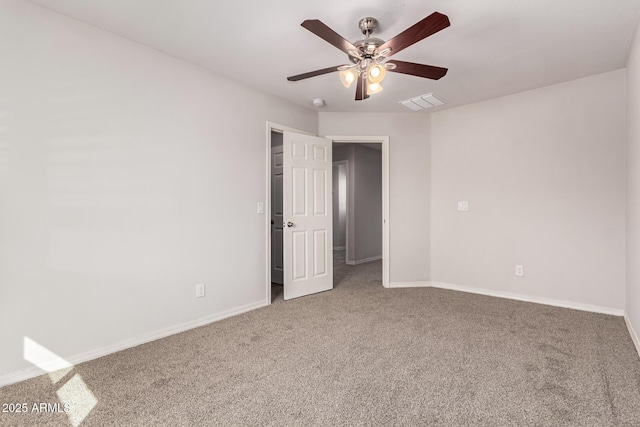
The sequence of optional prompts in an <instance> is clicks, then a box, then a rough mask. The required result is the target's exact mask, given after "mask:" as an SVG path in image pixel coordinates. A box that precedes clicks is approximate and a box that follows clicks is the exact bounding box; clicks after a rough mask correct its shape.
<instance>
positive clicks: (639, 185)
mask: <svg viewBox="0 0 640 427" xmlns="http://www.w3.org/2000/svg"><path fill="white" fill-rule="evenodd" d="M626 290H627V295H626V299H627V301H626V312H627V316H628V318H629V321H630V322H631V324H632V325H633V329H634V330H635V332H636V337H637V334H638V333H640V27H638V30H637V31H636V37H635V41H634V43H633V47H632V48H631V55H630V57H629V62H628V64H627V288H626ZM636 345H638V343H636ZM638 351H640V347H638Z"/></svg>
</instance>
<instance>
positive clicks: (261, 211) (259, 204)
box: [258, 202, 264, 214]
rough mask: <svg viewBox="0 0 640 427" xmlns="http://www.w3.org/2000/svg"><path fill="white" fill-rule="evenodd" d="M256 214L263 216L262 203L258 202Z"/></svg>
mask: <svg viewBox="0 0 640 427" xmlns="http://www.w3.org/2000/svg"><path fill="white" fill-rule="evenodd" d="M258 213H259V214H263V213H264V203H262V202H258Z"/></svg>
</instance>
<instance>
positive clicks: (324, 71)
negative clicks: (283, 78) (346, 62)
mask: <svg viewBox="0 0 640 427" xmlns="http://www.w3.org/2000/svg"><path fill="white" fill-rule="evenodd" d="M338 67H340V66H339V65H336V66H335V67H329V68H323V69H322V70H316V71H309V72H308V73H304V74H298V75H297V76H291V77H287V80H289V81H290V82H297V81H298V80H304V79H308V78H309V77H315V76H321V75H323V74H328V73H333V72H334V71H338Z"/></svg>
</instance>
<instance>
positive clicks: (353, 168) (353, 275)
mask: <svg viewBox="0 0 640 427" xmlns="http://www.w3.org/2000/svg"><path fill="white" fill-rule="evenodd" d="M332 151H333V174H332V178H333V181H332V192H333V242H334V244H333V260H334V287H337V286H339V285H340V283H342V281H344V280H355V281H359V282H360V281H363V282H364V281H366V282H367V283H369V282H377V283H379V284H380V283H382V271H381V270H382V261H381V260H382V258H383V254H382V252H383V249H382V247H383V244H382V242H383V209H382V206H383V194H382V193H383V192H382V188H383V174H382V169H383V167H382V166H383V162H382V142H363V143H357V142H335V141H334V143H333V150H332ZM364 264H367V265H364ZM355 266H358V267H355ZM365 278H366V280H365Z"/></svg>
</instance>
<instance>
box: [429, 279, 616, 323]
mask: <svg viewBox="0 0 640 427" xmlns="http://www.w3.org/2000/svg"><path fill="white" fill-rule="evenodd" d="M431 286H432V287H434V288H440V289H449V290H452V291H461V292H469V293H472V294H479V295H487V296H491V297H498V298H507V299H512V300H517V301H524V302H532V303H536V304H544V305H551V306H554V307H563V308H571V309H574V310H581V311H590V312H593V313H601V314H610V315H613V316H624V310H623V309H619V308H611V307H601V306H598V305H591V304H583V303H579V302H572V301H563V300H557V299H553V298H544V297H534V296H529V295H523V294H514V293H510V292H501V291H492V290H488V289H480V288H473V287H469V286H461V285H453V284H451V283H442V282H431Z"/></svg>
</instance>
